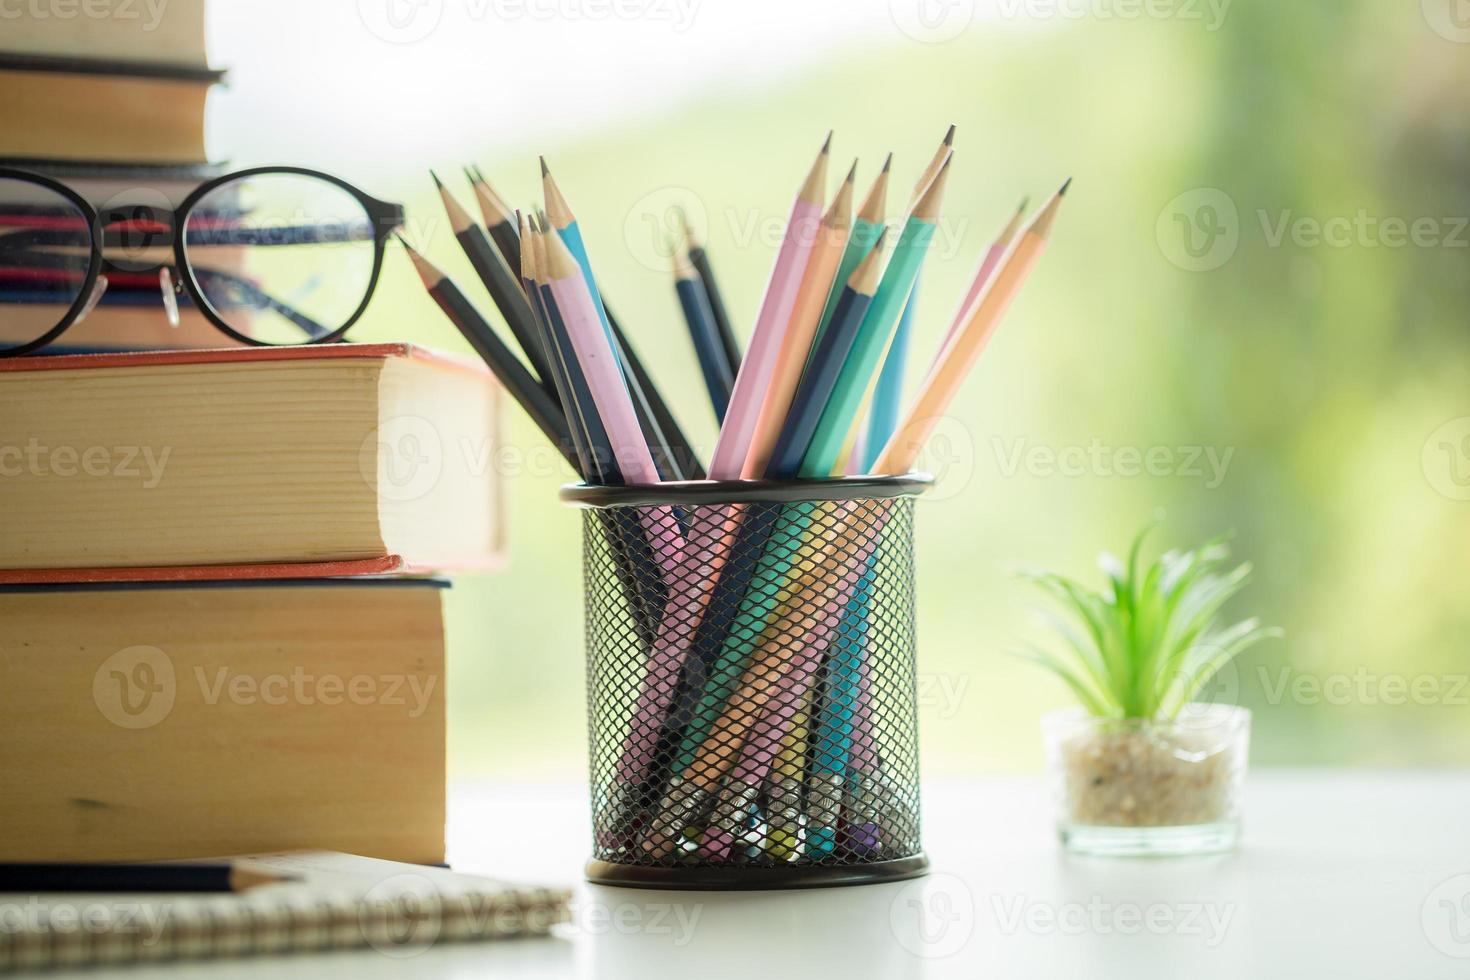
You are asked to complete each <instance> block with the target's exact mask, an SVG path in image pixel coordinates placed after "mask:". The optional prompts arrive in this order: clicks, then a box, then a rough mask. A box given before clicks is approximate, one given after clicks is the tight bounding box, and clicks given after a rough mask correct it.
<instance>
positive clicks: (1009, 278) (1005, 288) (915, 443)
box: [873, 180, 1071, 473]
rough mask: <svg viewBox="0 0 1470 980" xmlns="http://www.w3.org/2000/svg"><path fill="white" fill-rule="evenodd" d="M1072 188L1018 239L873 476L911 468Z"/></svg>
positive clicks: (1032, 265) (1050, 203) (1022, 280)
mask: <svg viewBox="0 0 1470 980" xmlns="http://www.w3.org/2000/svg"><path fill="white" fill-rule="evenodd" d="M1070 186H1071V181H1070V180H1069V181H1068V182H1067V183H1065V184H1063V185H1062V189H1061V190H1059V191H1057V193H1056V194H1055V195H1053V197H1052V199H1051V200H1050V201H1048V202H1047V204H1046V207H1044V208H1042V209H1041V211H1040V213H1038V214H1037V216H1036V218H1035V220H1034V221H1032V222H1031V224H1030V226H1029V227H1028V228H1027V229H1026V231H1025V232H1024V233H1023V234H1022V235H1021V236H1020V237H1019V239H1018V240H1017V241H1016V245H1015V248H1014V249H1013V250H1012V251H1011V254H1010V256H1009V257H1008V258H1007V259H1006V262H1005V264H1004V266H1003V267H1002V268H1001V270H1000V271H999V272H998V273H996V276H995V281H994V283H992V285H991V287H990V288H989V289H988V290H986V291H985V293H984V294H983V295H982V296H981V297H979V299H977V300H976V302H975V304H974V306H973V307H972V309H971V311H970V313H969V315H968V316H966V318H965V324H964V326H963V327H962V328H961V329H960V332H959V333H957V334H956V335H955V337H954V340H953V341H951V342H950V344H949V345H948V346H947V347H946V348H945V350H944V355H943V360H942V361H941V362H940V363H939V364H937V365H935V368H934V370H933V371H931V372H930V374H929V377H928V379H927V380H926V381H925V382H924V386H923V387H922V388H921V389H920V392H919V395H918V398H916V399H915V400H914V402H913V404H912V405H910V407H909V410H908V412H907V413H906V414H905V415H904V419H903V421H902V422H901V423H900V424H899V427H898V429H897V431H895V432H894V434H893V438H892V439H890V440H889V441H888V444H887V445H886V446H884V447H883V451H882V452H881V453H880V454H879V456H878V459H877V460H876V461H875V462H874V464H873V472H874V473H906V472H908V470H909V468H910V467H912V466H913V464H914V461H915V460H916V459H917V458H918V456H919V452H920V451H921V450H922V449H923V448H924V443H925V442H926V441H927V440H928V438H929V435H930V434H931V433H932V432H933V431H934V427H935V425H937V424H938V422H939V418H940V416H942V415H943V414H944V412H945V410H946V409H947V408H948V407H949V404H950V402H951V401H953V400H954V396H955V394H956V393H957V392H958V391H959V389H960V386H961V385H962V384H963V383H964V380H965V378H966V376H967V375H968V374H969V371H970V369H971V368H972V367H973V366H974V364H975V361H976V360H977V359H978V358H979V356H980V352H981V351H983V350H984V349H985V345H986V343H987V342H988V341H989V340H990V337H991V335H992V334H993V333H994V332H995V328H996V326H997V325H999V323H1000V320H1001V318H1002V317H1003V316H1004V315H1005V313H1006V311H1007V310H1008V309H1009V308H1010V305H1011V302H1012V301H1013V300H1014V299H1015V298H1016V294H1017V293H1018V292H1020V289H1021V286H1022V285H1024V284H1025V282H1026V279H1027V277H1029V276H1030V274H1031V271H1032V270H1033V269H1034V268H1035V267H1036V262H1037V260H1038V259H1040V258H1041V254H1042V253H1043V252H1044V251H1045V250H1046V243H1047V239H1048V237H1049V236H1050V234H1051V228H1052V225H1053V224H1054V223H1055V221H1056V215H1057V209H1058V208H1059V207H1060V206H1061V202H1062V198H1063V197H1064V196H1065V195H1066V193H1067V189H1068V187H1070Z"/></svg>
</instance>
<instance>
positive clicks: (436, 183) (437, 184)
mask: <svg viewBox="0 0 1470 980" xmlns="http://www.w3.org/2000/svg"><path fill="white" fill-rule="evenodd" d="M429 176H430V177H433V178H434V186H435V187H437V188H439V189H440V190H441V191H442V190H443V189H444V181H442V180H440V179H439V175H438V174H436V173H434V171H432V170H430V171H429Z"/></svg>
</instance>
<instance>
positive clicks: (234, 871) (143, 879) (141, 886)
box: [0, 861, 300, 894]
mask: <svg viewBox="0 0 1470 980" xmlns="http://www.w3.org/2000/svg"><path fill="white" fill-rule="evenodd" d="M299 880H300V878H298V877H296V876H294V875H281V874H276V873H275V872H272V871H264V870H261V869H258V868H252V867H249V866H248V865H246V864H240V863H236V862H233V861H201V862H190V863H187V864H185V863H159V864H153V863H148V864H142V863H139V864H131V863H129V864H121V863H119V864H82V863H60V862H34V863H32V862H18V863H10V862H7V863H4V864H0V892H23V893H31V894H34V893H38V892H243V891H248V890H250V889H251V888H257V887H259V886H261V885H274V884H279V883H281V882H291V881H299Z"/></svg>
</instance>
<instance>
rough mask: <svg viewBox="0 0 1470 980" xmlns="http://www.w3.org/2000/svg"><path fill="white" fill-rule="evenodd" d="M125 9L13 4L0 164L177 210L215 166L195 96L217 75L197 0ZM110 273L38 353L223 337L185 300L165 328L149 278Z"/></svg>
mask: <svg viewBox="0 0 1470 980" xmlns="http://www.w3.org/2000/svg"><path fill="white" fill-rule="evenodd" d="M132 12H133V14H134V16H123V14H124V13H126V11H124V10H123V9H122V7H121V6H118V7H117V8H116V9H114V10H111V11H110V12H109V14H108V16H100V17H99V16H93V15H92V14H90V13H88V11H87V10H77V11H75V12H74V15H73V16H69V17H64V16H60V15H59V13H58V10H47V9H45V8H44V6H41V7H36V6H25V7H24V8H22V7H20V6H17V8H16V10H15V12H14V15H13V16H6V17H4V18H3V20H4V28H3V30H0V166H8V167H16V168H21V169H25V170H31V171H35V172H37V173H41V174H45V175H46V176H49V177H54V178H56V179H58V180H60V181H62V182H63V183H65V184H67V185H69V186H71V187H72V188H74V189H75V190H77V191H78V192H79V193H80V194H81V195H82V196H83V197H85V198H87V199H88V200H89V201H90V202H91V203H92V204H93V206H95V207H97V208H99V209H107V208H126V207H134V206H137V205H149V206H153V207H166V208H172V207H177V206H178V204H179V203H180V202H182V201H183V199H184V198H185V197H186V196H187V195H188V194H189V192H190V191H192V190H194V188H196V187H197V186H199V184H201V183H203V182H204V181H206V180H208V179H210V178H211V177H215V176H218V175H219V174H220V173H221V172H222V168H221V167H220V166H219V165H218V164H214V163H211V162H209V159H208V156H207V154H206V153H205V146H204V109H205V102H206V100H207V97H208V94H209V91H210V89H211V88H212V87H213V86H214V85H215V84H216V83H218V82H220V81H221V80H222V78H223V77H224V73H223V72H221V71H216V70H213V69H211V68H210V67H209V60H208V57H207V55H206V52H205V32H204V15H205V0H169V2H168V3H166V4H157V5H146V4H138V5H137V6H136V9H134V10H133V11H132ZM113 278H114V279H115V281H114V282H113V283H112V285H111V287H110V288H109V289H108V291H107V292H106V293H105V294H104V295H103V298H102V303H101V305H100V306H99V307H98V308H97V309H96V310H93V311H92V313H91V314H89V315H88V316H87V317H86V319H85V320H83V321H82V322H81V323H78V324H76V325H75V326H74V327H73V328H72V329H70V330H68V331H67V332H66V334H65V335H64V336H63V337H62V338H61V339H60V340H59V341H58V343H56V344H54V345H52V346H50V347H48V348H46V350H45V352H46V353H50V354H57V353H68V352H77V351H106V350H138V349H142V348H150V347H158V348H179V347H220V346H226V345H230V344H232V343H233V341H231V340H230V339H229V338H228V337H227V336H226V335H224V334H223V333H221V332H220V331H218V330H216V329H215V328H214V327H213V326H211V325H210V323H209V322H208V321H207V320H205V318H204V317H203V316H202V315H201V314H200V313H199V312H198V311H197V310H194V309H192V308H190V307H189V306H188V303H187V297H181V300H182V301H183V302H182V304H181V309H180V311H179V312H180V321H179V325H178V326H177V327H171V326H170V325H169V320H168V319H167V318H166V317H165V316H164V315H163V299H162V294H161V293H160V291H159V287H158V284H157V276H156V275H155V276H154V277H153V278H152V279H151V280H149V278H148V277H146V276H140V277H137V281H136V282H134V281H130V280H128V281H125V279H124V278H123V277H113ZM4 329H5V325H4V323H0V338H3V337H4V333H3V331H4Z"/></svg>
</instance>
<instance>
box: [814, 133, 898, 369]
mask: <svg viewBox="0 0 1470 980" xmlns="http://www.w3.org/2000/svg"><path fill="white" fill-rule="evenodd" d="M892 164H893V154H892V153H890V154H888V158H887V159H886V160H884V161H883V169H882V171H880V172H879V174H878V176H877V177H876V178H874V180H873V186H872V187H870V188H869V189H868V196H867V198H866V199H865V200H864V201H863V206H862V207H860V208H858V212H857V216H856V217H855V218H854V219H853V222H852V231H851V233H849V235H848V238H847V248H846V249H844V250H843V252H842V261H841V262H839V263H838V264H837V274H836V275H835V276H833V277H832V289H831V290H830V291H829V292H828V293H827V305H826V306H824V307H823V308H822V318H821V320H819V321H818V322H817V332H816V333H815V334H813V335H812V346H811V350H810V351H808V352H807V364H808V365H810V364H811V359H812V355H813V354H815V353H816V350H817V347H818V346H820V344H821V343H822V335H823V334H825V333H826V332H827V328H828V327H829V326H831V325H832V317H833V316H835V315H836V313H837V301H838V300H839V299H841V298H842V288H843V287H844V286H845V285H847V282H848V280H849V279H851V278H852V274H853V273H854V272H856V271H857V267H858V265H859V264H860V263H861V262H862V261H863V259H864V258H866V257H867V255H868V253H869V252H871V251H872V250H873V246H874V244H876V243H877V241H878V236H879V235H881V234H883V229H884V228H885V227H886V225H884V218H885V215H886V214H887V213H888V210H887V209H888V171H889V168H890V167H891V166H892Z"/></svg>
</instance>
